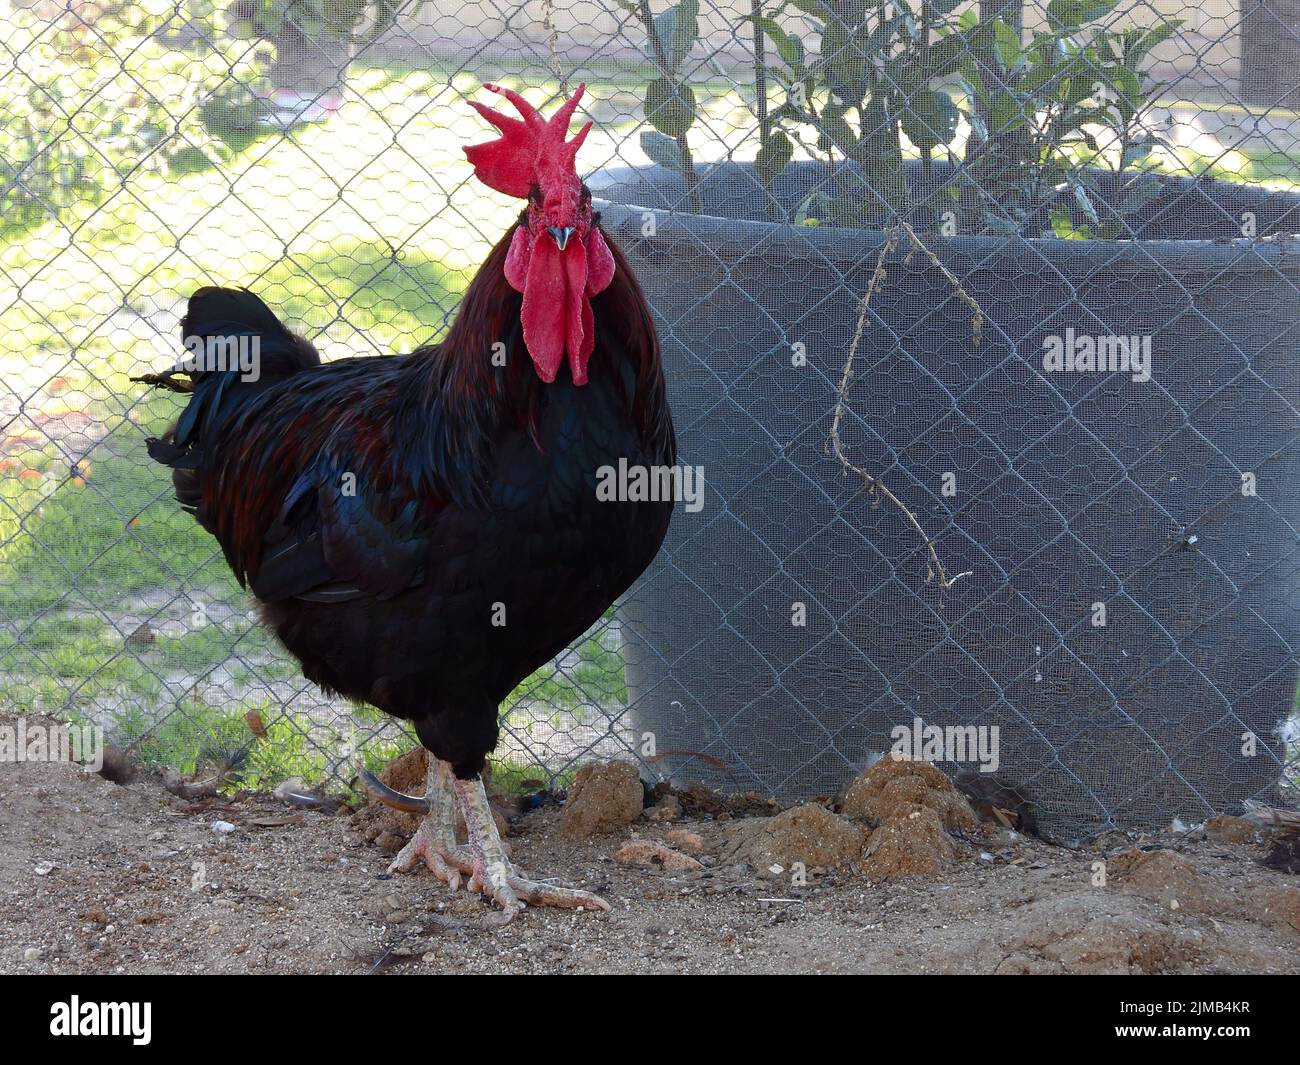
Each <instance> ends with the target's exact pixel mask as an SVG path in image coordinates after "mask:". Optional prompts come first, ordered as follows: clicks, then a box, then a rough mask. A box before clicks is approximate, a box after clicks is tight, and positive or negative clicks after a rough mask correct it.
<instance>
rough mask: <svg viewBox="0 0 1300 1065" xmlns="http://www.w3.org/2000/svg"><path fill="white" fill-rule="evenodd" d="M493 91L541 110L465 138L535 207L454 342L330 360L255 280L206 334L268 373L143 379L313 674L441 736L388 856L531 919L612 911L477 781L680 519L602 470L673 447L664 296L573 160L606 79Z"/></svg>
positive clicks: (479, 170)
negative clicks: (507, 704) (534, 696)
mask: <svg viewBox="0 0 1300 1065" xmlns="http://www.w3.org/2000/svg"><path fill="white" fill-rule="evenodd" d="M485 88H487V89H488V90H490V91H491V92H494V93H498V94H500V95H501V96H504V97H505V98H506V99H507V100H508V101H509V102H510V103H511V104H512V105H513V106H514V108H515V109H516V110H517V111H518V113H519V116H520V117H519V118H514V117H511V116H508V115H505V114H501V113H499V112H497V111H495V110H492V109H491V108H488V107H486V106H484V105H482V104H478V103H474V104H471V106H472V107H474V108H475V110H477V111H478V113H479V114H480V115H482V116H483V118H485V119H486V120H487V121H488V122H490V123H491V124H492V125H493V126H495V127H496V130H497V131H498V133H499V137H498V139H496V140H493V141H491V142H489V143H485V144H478V145H474V146H470V147H466V148H465V149H464V151H465V154H466V156H467V157H468V159H469V162H470V164H471V165H472V166H473V168H474V173H475V175H476V176H477V178H478V179H479V180H480V181H481V182H483V183H484V184H485V185H487V186H488V187H489V188H492V189H495V190H496V191H498V192H502V193H505V194H506V195H508V196H512V197H518V198H519V199H522V200H526V201H527V205H526V207H525V208H524V210H523V212H522V213H521V215H520V216H519V220H518V222H517V223H516V224H515V225H513V226H512V227H511V229H510V230H509V231H508V232H507V233H506V234H505V236H504V237H503V238H502V239H501V241H500V242H499V243H498V244H497V245H496V247H495V248H493V249H492V251H491V253H490V254H489V255H488V257H487V261H486V262H485V263H484V264H483V266H482V267H481V268H480V269H479V271H478V273H477V275H476V276H475V278H474V280H473V282H472V283H471V284H470V286H469V289H468V291H467V292H466V294H465V297H464V299H463V301H462V303H461V306H460V309H459V312H458V314H457V317H456V319H455V321H454V323H453V324H452V326H451V328H450V330H449V331H448V333H447V335H446V337H445V339H444V340H443V341H442V342H441V343H440V344H437V345H433V346H429V347H424V348H420V349H418V350H417V351H415V352H413V353H412V354H410V355H407V356H383V357H374V358H355V359H341V360H338V361H335V362H330V363H322V362H321V360H320V356H319V355H318V354H317V352H316V349H315V348H314V347H313V346H312V345H311V344H310V343H309V342H308V341H307V340H305V339H304V338H303V337H301V336H299V335H297V334H296V333H293V332H291V331H290V330H289V329H287V328H286V327H285V326H284V325H283V324H282V323H281V322H280V321H279V320H278V319H277V318H276V316H275V315H274V314H273V313H272V312H271V311H270V309H269V308H268V307H267V306H266V305H265V304H264V303H263V302H262V301H261V300H260V299H258V298H257V297H256V296H254V295H253V294H251V293H250V292H247V291H243V290H235V289H224V288H203V289H200V290H199V291H197V292H196V293H194V295H193V296H192V297H191V298H190V300H189V305H188V309H187V313H186V315H185V317H184V320H183V322H182V336H183V339H184V340H185V342H186V344H187V347H188V348H189V350H190V351H191V353H194V352H196V351H204V352H208V351H210V350H212V349H211V348H210V347H208V346H205V345H207V344H209V342H212V341H216V342H218V343H222V344H227V345H230V344H235V343H243V344H244V345H245V346H247V345H248V344H249V343H250V342H255V349H254V350H255V351H256V353H257V354H258V356H259V358H258V360H257V366H256V372H241V370H244V369H247V367H244V366H243V365H242V364H241V366H240V367H239V368H234V367H229V366H219V367H213V366H212V365H211V360H203V364H202V365H195V362H196V360H195V359H193V358H191V359H190V360H188V361H182V362H181V363H180V364H178V366H177V367H174V368H173V369H171V370H169V371H167V372H165V373H161V374H151V375H146V376H144V377H141V378H138V380H141V381H144V382H146V383H148V384H152V385H154V386H156V387H162V388H167V389H170V390H171V391H175V392H185V393H188V394H189V396H190V399H189V403H188V405H187V407H186V408H185V410H184V412H183V413H182V414H181V416H180V419H179V420H178V421H177V423H176V425H175V426H174V428H173V429H172V430H171V431H170V432H169V433H168V434H166V436H165V437H163V438H162V439H151V440H150V441H149V442H148V447H149V454H150V456H152V457H153V458H154V459H156V460H157V461H159V462H161V463H163V464H165V465H167V466H169V467H171V469H172V471H173V473H172V481H173V484H174V487H175V492H176V497H177V499H178V501H179V502H180V503H181V505H182V506H183V507H184V508H185V509H186V510H188V511H190V512H191V513H192V514H193V515H194V517H195V518H196V519H197V520H198V522H199V524H200V525H202V526H203V528H204V529H206V530H207V531H208V532H210V533H211V534H212V535H213V536H214V537H215V538H216V539H217V541H218V542H219V543H220V545H221V547H222V549H223V551H224V552H225V557H226V560H227V561H228V562H229V564H230V567H231V569H232V570H233V571H234V573H235V576H236V577H237V578H238V579H239V581H240V583H241V584H242V585H244V586H246V587H248V588H249V589H250V590H251V591H252V593H253V595H254V596H255V598H256V599H257V600H258V602H259V604H260V608H261V616H262V619H263V622H264V623H265V624H266V625H268V626H269V627H270V628H272V629H273V630H274V631H275V633H276V635H277V636H278V638H279V639H280V641H281V642H282V643H283V644H284V646H285V647H286V648H287V649H288V650H289V651H290V652H291V653H292V654H293V655H294V656H295V657H296V658H297V659H298V661H299V662H300V663H301V664H302V670H303V674H304V675H305V676H306V677H307V678H308V679H310V680H312V681H313V682H315V683H316V684H318V685H320V686H321V687H322V688H324V689H325V690H326V691H328V692H331V693H337V694H339V695H342V696H345V697H347V698H349V699H354V700H360V701H364V702H367V703H370V704H371V705H373V706H375V707H378V708H379V709H380V710H383V711H385V712H386V713H389V714H392V715H394V716H397V717H400V718H405V719H407V720H409V721H412V722H413V723H414V728H415V732H416V734H417V736H418V737H419V739H420V742H421V743H422V744H423V745H424V746H425V747H426V748H427V749H428V750H429V751H430V752H431V757H430V758H429V771H428V783H427V787H426V792H425V796H424V798H423V799H422V800H419V805H420V808H421V809H425V810H427V811H428V816H427V817H426V818H425V819H424V820H423V821H422V823H421V824H420V827H419V829H418V830H417V832H416V833H415V834H414V836H413V837H412V838H411V840H410V842H409V843H408V844H407V845H406V847H405V848H404V849H403V850H402V851H401V852H400V853H399V854H398V855H397V857H396V859H395V860H394V861H393V864H392V866H391V867H390V869H389V871H390V873H391V872H397V871H403V872H407V871H411V870H413V869H415V868H416V867H417V866H418V865H419V864H420V863H421V862H423V863H424V864H425V865H427V866H428V868H429V869H430V870H431V871H432V873H433V875H434V876H436V877H437V878H439V879H440V880H442V881H443V882H445V883H446V884H447V885H448V886H449V887H450V888H451V889H452V890H453V891H454V890H456V889H457V888H458V887H459V886H460V883H461V878H462V876H465V877H468V878H469V879H468V888H469V890H471V891H475V892H479V893H481V894H482V895H483V896H484V897H486V898H489V899H491V900H494V901H495V902H496V903H497V904H498V905H499V906H500V907H501V909H502V910H503V911H504V913H503V919H504V920H509V919H510V918H511V917H513V916H514V915H515V913H517V912H518V911H519V910H521V909H523V908H524V906H525V905H527V904H533V905H552V906H566V907H584V908H587V909H592V910H607V909H608V908H609V907H608V904H607V903H606V902H605V901H604V900H603V899H601V898H599V897H597V896H596V895H593V894H591V893H589V892H585V891H580V890H576V889H571V888H562V887H555V886H551V885H550V884H543V883H539V882H537V881H534V880H529V879H525V878H524V876H522V875H521V873H520V872H519V870H517V869H516V868H515V867H514V866H513V865H512V864H511V863H510V861H509V860H508V858H507V854H506V851H505V849H504V846H503V844H502V841H501V839H500V837H499V835H498V831H497V826H496V822H495V820H494V818H493V816H492V813H491V811H490V809H489V806H488V800H487V797H486V795H485V792H484V788H483V781H482V778H481V775H480V774H481V772H482V770H483V769H484V766H485V760H486V757H487V755H488V753H489V752H490V751H492V750H493V749H494V748H495V746H496V743H497V739H498V707H499V705H500V703H501V702H502V700H503V699H504V698H505V697H506V696H507V695H508V694H509V693H510V691H511V690H512V689H513V688H514V687H515V686H516V685H518V684H519V683H520V681H522V680H523V679H524V678H525V677H527V676H528V675H529V674H530V673H532V672H533V671H534V670H536V669H537V668H538V667H540V666H542V665H544V664H545V663H546V662H547V661H549V660H550V659H551V658H553V657H554V656H555V655H556V654H558V653H559V652H561V651H562V650H563V649H564V648H565V647H566V646H568V645H569V644H570V643H571V642H572V641H573V640H575V639H576V638H577V637H579V636H581V635H582V633H584V632H585V631H586V630H587V629H588V628H589V627H590V626H591V625H592V624H594V623H595V622H596V621H597V620H598V619H599V618H600V617H601V616H602V615H603V614H604V613H605V611H606V610H607V609H608V608H609V607H610V605H611V604H612V603H613V602H614V601H615V600H616V599H617V598H618V596H619V595H621V594H622V593H623V592H624V591H625V590H626V589H627V588H628V587H629V586H630V585H631V584H632V582H633V581H634V580H635V579H636V578H637V577H638V576H639V575H640V574H641V572H642V571H643V570H644V569H645V568H646V566H647V565H648V564H649V563H650V561H651V560H652V559H653V558H654V556H655V554H656V552H657V551H658V550H659V547H660V545H661V544H662V542H663V539H664V535H665V533H666V532H667V529H668V523H669V518H670V515H671V508H672V503H671V501H670V500H662V499H661V500H656V501H644V502H643V501H602V500H601V499H598V497H597V490H596V486H597V481H598V478H599V476H600V475H599V473H598V471H600V470H601V468H602V467H606V468H607V467H616V466H618V464H619V462H620V460H623V461H625V462H626V463H628V464H629V465H636V466H640V467H645V468H649V469H660V468H664V467H671V466H673V465H674V463H675V461H676V444H675V438H674V434H673V425H672V419H671V415H670V412H669V409H668V404H667V402H666V399H665V395H664V379H663V370H662V367H661V363H660V355H659V342H658V338H657V335H656V333H655V328H654V325H653V323H652V322H651V317H650V311H649V308H648V307H647V306H646V302H645V298H644V296H643V295H642V293H641V288H640V286H639V285H638V283H637V280H636V278H635V276H634V275H633V273H632V270H631V269H630V267H629V266H628V263H627V260H626V259H625V258H624V257H623V255H622V253H621V252H620V251H619V249H618V247H617V246H616V245H615V243H614V242H613V240H611V239H610V238H609V237H608V236H606V235H605V234H604V233H602V231H601V228H600V219H599V216H598V215H597V214H595V213H594V212H593V211H592V204H591V194H590V192H589V191H588V189H587V188H586V186H585V185H584V184H583V182H582V181H581V179H580V178H579V177H578V175H577V171H576V168H575V158H576V154H577V151H578V148H579V147H580V146H581V144H582V142H583V140H584V139H585V137H586V136H587V133H588V132H589V131H590V129H591V123H590V122H588V123H587V124H586V125H584V126H583V127H582V129H581V130H580V131H579V132H578V133H577V134H576V135H575V136H574V137H573V138H572V139H571V140H570V139H569V135H568V130H569V123H570V120H571V117H572V115H573V113H574V110H575V109H576V107H577V105H578V102H579V100H580V99H581V98H582V94H583V90H584V87H583V86H579V87H578V90H577V92H576V93H575V94H574V95H573V97H572V98H570V99H569V100H567V101H565V102H564V103H563V104H562V105H561V106H560V107H559V108H558V109H557V111H556V112H555V114H554V115H553V116H552V117H551V118H550V119H549V120H548V119H547V118H545V117H544V116H543V115H542V114H541V113H539V112H538V111H537V110H536V109H535V108H533V107H532V105H530V104H529V103H528V101H527V100H525V99H524V97H523V96H521V95H520V94H518V93H516V92H513V91H511V90H508V89H504V88H500V87H498V86H495V85H487V86H485ZM194 338H199V340H200V341H201V342H202V343H196V342H195V339H194ZM457 808H459V810H460V813H461V814H462V815H463V817H464V820H465V824H466V828H467V834H468V840H469V842H468V845H467V846H465V847H461V846H458V845H457V841H456V835H455V830H456V811H457Z"/></svg>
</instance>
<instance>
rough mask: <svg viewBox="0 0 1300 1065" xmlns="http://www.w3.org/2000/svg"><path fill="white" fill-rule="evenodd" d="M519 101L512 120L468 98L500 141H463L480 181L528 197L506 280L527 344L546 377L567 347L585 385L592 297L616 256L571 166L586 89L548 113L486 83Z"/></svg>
mask: <svg viewBox="0 0 1300 1065" xmlns="http://www.w3.org/2000/svg"><path fill="white" fill-rule="evenodd" d="M484 88H485V89H488V90H489V91H490V92H495V93H499V94H500V95H502V96H504V97H505V98H506V99H507V100H509V101H510V102H511V103H512V104H514V106H515V110H517V111H518V112H519V114H520V116H521V118H522V121H521V120H520V119H518V118H510V117H508V116H507V115H503V114H500V113H499V112H497V111H493V110H492V109H491V108H490V107H484V106H483V105H482V104H478V103H475V104H472V105H471V106H472V107H473V108H474V109H475V110H476V111H478V113H479V114H480V115H482V116H483V117H484V118H486V119H487V120H488V121H489V122H491V123H492V125H494V126H496V128H497V129H498V130H500V131H501V137H500V139H499V140H495V141H491V142H489V143H487V144H475V145H472V146H471V147H467V148H466V149H465V155H466V156H467V157H468V158H469V161H470V162H471V163H472V164H473V166H474V173H475V175H476V176H477V177H478V179H479V180H480V181H481V182H483V184H485V185H487V186H488V187H489V188H493V189H496V190H497V191H498V192H504V193H505V194H506V195H507V196H517V197H519V198H520V199H521V200H527V201H528V209H527V210H526V211H525V212H524V214H523V217H522V218H521V220H520V224H519V226H518V228H517V229H516V230H515V234H514V237H513V238H512V239H511V242H510V251H509V254H508V255H507V256H506V267H505V273H506V280H507V281H509V283H510V285H511V286H512V287H513V288H514V289H515V290H516V291H519V292H522V293H523V294H524V301H523V310H522V312H521V315H520V317H521V319H522V321H523V327H524V346H525V347H527V348H528V354H529V355H530V356H531V357H532V360H533V365H534V366H536V367H537V375H538V376H539V377H540V378H541V379H542V380H543V381H545V382H547V383H548V384H549V383H550V382H552V381H554V380H555V376H556V374H558V373H559V372H560V363H561V362H563V361H564V355H565V352H568V355H569V372H570V374H572V376H573V383H574V384H575V385H582V384H586V383H587V360H588V359H589V358H590V357H591V351H592V348H593V347H594V346H595V336H594V335H593V334H594V324H593V320H592V313H591V299H590V297H592V296H594V295H596V293H598V292H600V291H602V290H603V289H605V288H606V287H608V285H609V283H610V281H611V280H612V279H613V277H614V257H613V255H611V254H610V250H609V246H608V245H607V244H606V243H605V238H604V237H602V236H601V234H600V230H599V229H597V228H596V226H595V221H594V219H593V218H592V214H591V193H590V192H588V191H587V187H586V186H585V185H583V183H582V179H581V178H579V177H578V172H577V170H576V169H575V167H574V159H575V157H576V156H577V154H578V149H579V148H580V147H581V146H582V142H583V141H584V140H585V139H586V137H587V133H588V132H589V131H590V130H591V123H590V122H588V123H587V124H586V125H585V126H583V127H582V129H580V130H579V131H578V133H577V135H576V136H575V137H574V138H573V139H572V140H569V139H568V137H569V120H570V119H571V118H572V117H573V112H574V110H575V109H576V108H577V106H578V101H579V100H581V99H582V93H583V90H584V88H585V86H583V85H579V86H578V91H577V92H575V93H574V94H573V96H572V97H571V98H569V99H568V100H566V101H565V102H564V103H563V104H562V105H561V106H560V108H559V110H557V111H556V112H555V114H554V115H552V116H551V117H550V118H549V119H546V118H543V117H542V115H541V113H540V112H539V111H538V110H537V109H536V108H535V107H533V105H532V104H530V103H529V102H528V101H527V100H525V99H524V98H523V97H522V96H520V95H519V93H517V92H513V91H512V90H510V89H503V88H501V87H500V86H498V85H485V86H484Z"/></svg>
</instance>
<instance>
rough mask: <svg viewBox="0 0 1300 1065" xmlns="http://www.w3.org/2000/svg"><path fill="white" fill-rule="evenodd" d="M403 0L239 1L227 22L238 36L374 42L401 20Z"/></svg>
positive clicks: (232, 6) (228, 16) (231, 31)
mask: <svg viewBox="0 0 1300 1065" xmlns="http://www.w3.org/2000/svg"><path fill="white" fill-rule="evenodd" d="M401 6H402V4H401V0H235V2H234V3H233V4H231V5H230V8H229V9H228V10H227V12H226V25H227V27H228V28H229V31H230V33H231V34H232V35H233V36H235V37H241V38H245V39H248V38H255V37H265V38H268V39H272V40H276V39H281V38H283V37H285V36H300V37H304V38H306V39H307V40H320V39H324V38H331V37H332V38H335V39H346V40H355V41H358V42H360V43H365V42H368V41H373V40H374V39H375V38H376V37H378V36H379V35H380V34H381V33H383V32H384V31H385V30H387V29H388V28H389V27H391V26H392V25H393V23H394V22H395V21H396V20H397V13H398V11H399V10H400V9H401Z"/></svg>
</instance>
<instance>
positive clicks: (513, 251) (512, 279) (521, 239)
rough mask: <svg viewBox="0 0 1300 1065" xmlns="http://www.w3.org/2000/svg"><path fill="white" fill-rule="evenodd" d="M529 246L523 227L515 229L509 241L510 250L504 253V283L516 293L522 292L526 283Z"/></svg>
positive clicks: (530, 242)
mask: <svg viewBox="0 0 1300 1065" xmlns="http://www.w3.org/2000/svg"><path fill="white" fill-rule="evenodd" d="M531 245H532V240H531V239H529V236H528V230H527V229H525V228H524V227H523V226H519V227H517V228H516V229H515V235H514V236H513V237H512V238H511V240H510V250H509V251H507V252H506V270H505V273H506V281H508V282H509V283H510V287H511V288H512V289H514V290H515V291H516V292H523V291H524V286H525V285H526V284H527V283H528V252H529V250H530V248H531Z"/></svg>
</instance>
